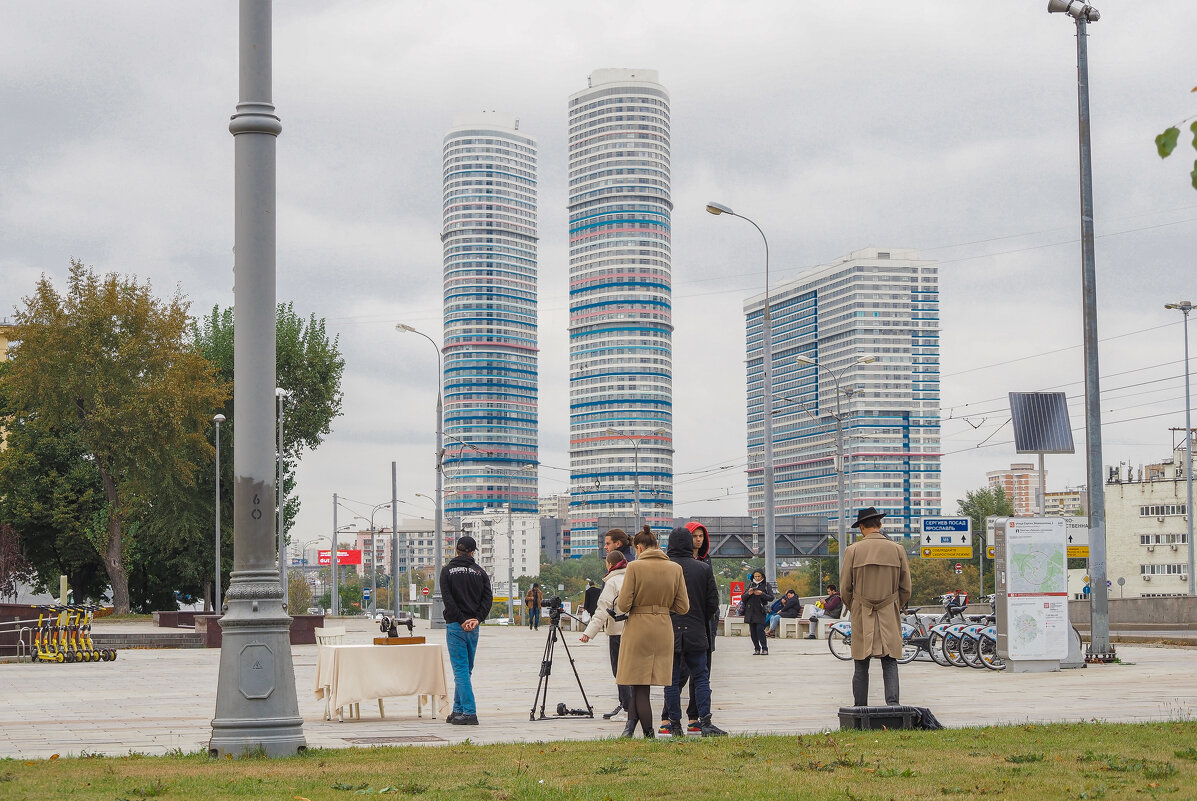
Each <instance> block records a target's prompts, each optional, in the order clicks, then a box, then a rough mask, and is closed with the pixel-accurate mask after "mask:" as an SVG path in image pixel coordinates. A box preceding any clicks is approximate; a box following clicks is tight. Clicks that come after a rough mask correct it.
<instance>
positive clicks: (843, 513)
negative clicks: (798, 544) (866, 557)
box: [794, 354, 877, 572]
mask: <svg viewBox="0 0 1197 801" xmlns="http://www.w3.org/2000/svg"><path fill="white" fill-rule="evenodd" d="M794 361H796V362H798V363H799V364H806V365H810V366H811V367H814V368H815V370H816V371H822V372H823V373H824V374H825V375H829V376H831V381H832V383H833V384H834V385H835V413H834V416H835V476H836V517H837V518H838V519H839V526H838V527H837V531H838V534H837V536H836V543H837V544H838V545H839V562H838V563H839V567H840V571H841V572H842V571H843V568H844V551H845V550H846V549H847V547H848V512H847V510H845V508H844V501H845V497H846V496H845V492H844V413H843V411H842V409H841V406H840V396H841V395H842V394H843V392H844V390H843V389H842V388H841V387H840V379H841V378H842V377H843V375H844V373H846V372H848V371H849V370H851V369H852V368H853V367H858V366H860V365H862V364H872V363H873V362H875V361H877V357H876V356H861V357H860V358H858V359H857V360H856V361H854V362H853V363H852V364H850V365H848V366H847V367H845V368H844V369H842V370H839V371H838V372H837V371H835V370H830V369H828V368H826V367H824V366H823V365H821V364H819V363H818V362H817V361H815V360H814V359H812V358H811V357H809V356H803V355H801V354H799V355H798V356H795V357H794ZM820 405H822V404H820Z"/></svg>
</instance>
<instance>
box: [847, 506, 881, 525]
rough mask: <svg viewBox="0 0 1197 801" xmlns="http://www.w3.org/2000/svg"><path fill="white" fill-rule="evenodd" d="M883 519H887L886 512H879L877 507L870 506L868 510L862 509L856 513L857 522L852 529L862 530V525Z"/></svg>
mask: <svg viewBox="0 0 1197 801" xmlns="http://www.w3.org/2000/svg"><path fill="white" fill-rule="evenodd" d="M883 517H885V512H878V511H877V509H876V507H873V506H870V507H869V508H868V509H861V510H859V511H858V512H857V513H856V522H855V523H853V524H852V528H860V524H861V523H868V522H869V521H871V520H880V519H881V518H883Z"/></svg>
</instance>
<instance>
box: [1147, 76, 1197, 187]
mask: <svg viewBox="0 0 1197 801" xmlns="http://www.w3.org/2000/svg"><path fill="white" fill-rule="evenodd" d="M1189 91H1190V92H1197V86H1195V87H1193V88H1192V89H1190V90H1189ZM1189 119H1190V120H1191V119H1192V117H1190V118H1189ZM1188 121H1189V120H1184V121H1183V122H1180V123H1178V124H1176V125H1173V126H1171V127H1169V128H1167V129H1165V130H1164V132H1163V133H1162V134H1160V135H1159V136H1157V137H1156V138H1155V150H1156V152H1157V153H1159V154H1160V158H1162V159H1166V158H1168V157H1169V156H1171V155H1172V154H1173V153H1174V152H1175V151H1176V146H1177V145H1178V144H1179V142H1180V126H1181V125H1184V124H1185V123H1186V122H1188ZM1189 130H1190V131H1191V132H1192V133H1193V148H1194V149H1197V122H1194V123H1192V124H1191V125H1189ZM1189 180H1190V181H1191V182H1192V184H1193V188H1194V189H1197V160H1195V161H1194V162H1193V171H1192V172H1190V173H1189Z"/></svg>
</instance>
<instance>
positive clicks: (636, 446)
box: [603, 428, 669, 533]
mask: <svg viewBox="0 0 1197 801" xmlns="http://www.w3.org/2000/svg"><path fill="white" fill-rule="evenodd" d="M603 433H604V434H606V435H607V436H609V437H619V438H620V439H626V440H627V441H628V442H630V443H632V464H633V467H632V469H633V471H634V472H633V477H634V479H635V496H634V497H635V501H636V531H639V530H640V527H641V526H643V525H644V521H642V520H641V519H640V443H641V442H643V441H644V440H646V439H648V438H649V437H659V436H661V435H662V434H668V433H669V432H668V431H667V430H665V429H664V428H658V429H657V430H655V431H650V432H648V433H647V434H640V435H639V436H635V435H632V434H623V433H621V432H619V431H616V430H615V429H614V428H608V429H607V430H606V431H604V432H603ZM633 533H635V532H633Z"/></svg>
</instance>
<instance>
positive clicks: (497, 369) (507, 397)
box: [441, 112, 538, 517]
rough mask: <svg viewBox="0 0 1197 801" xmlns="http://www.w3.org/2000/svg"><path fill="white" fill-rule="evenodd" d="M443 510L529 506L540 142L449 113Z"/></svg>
mask: <svg viewBox="0 0 1197 801" xmlns="http://www.w3.org/2000/svg"><path fill="white" fill-rule="evenodd" d="M443 169H444V173H443V184H444V218H443V229H442V234H441V241H442V243H443V248H444V310H445V322H444V337H445V338H444V351H443V353H444V377H443V387H442V390H443V392H444V432H445V452H444V454H443V457H442V459H443V461H442V464H443V465H444V470H445V478H446V486H445V488H446V490H448V492H447V493H446V499H445V512H446V514H447V515H449V516H451V517H459V516H461V515H467V514H477V513H480V512H481V511H482V510H483V509H486V508H488V507H493V506H500V505H504V504H511V506H512V510H513V512H515V513H516V514H524V513H528V514H535V513H536V512H537V491H536V476H537V471H536V465H537V464H538V462H537V441H538V440H537V354H538V349H537V335H536V334H537V328H536V240H537V234H536V140H535V139H533V138H532V137H530V136H528V135H527V134H525V133H523V132H521V131H520V130H519V120H517V119H516V118H515V115H513V114H506V113H496V112H484V113H481V114H472V115H463V116H460V117H458V118H456V119H455V120H454V124H453V128H452V129H451V130H450V131H449V133H448V134H446V135H445V144H444V153H443Z"/></svg>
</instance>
